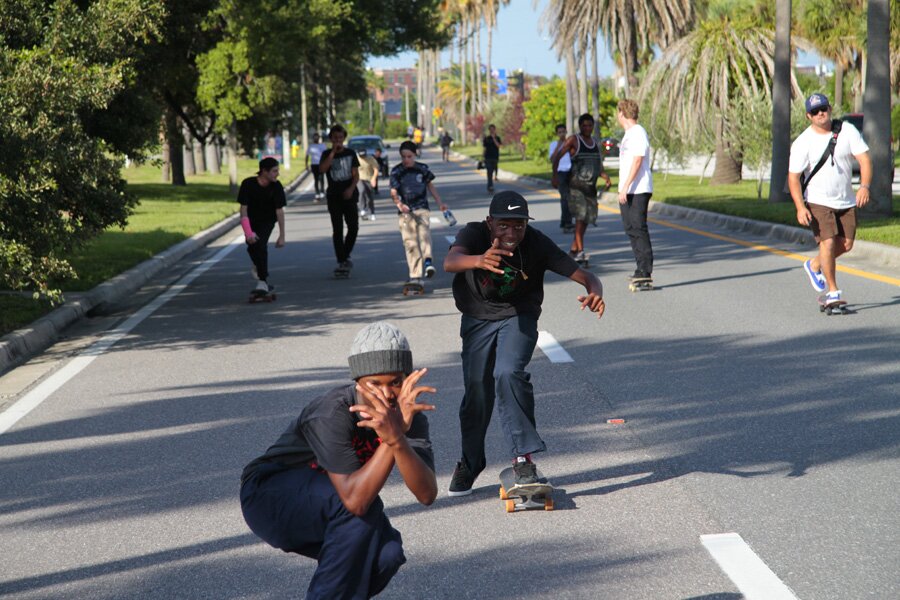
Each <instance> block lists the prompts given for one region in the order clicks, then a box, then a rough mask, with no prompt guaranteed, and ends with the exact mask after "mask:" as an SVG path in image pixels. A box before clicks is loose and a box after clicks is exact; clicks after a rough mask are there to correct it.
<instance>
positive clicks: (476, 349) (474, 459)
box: [459, 315, 547, 473]
mask: <svg viewBox="0 0 900 600" xmlns="http://www.w3.org/2000/svg"><path fill="white" fill-rule="evenodd" d="M460 336H461V337H462V343H463V349H462V363H463V379H464V380H465V395H464V396H463V401H462V404H461V405H460V407H459V425H460V430H461V433H462V458H463V460H464V461H465V462H466V465H467V466H468V467H469V469H470V470H471V471H472V472H474V473H479V472H481V471H482V470H483V469H484V467H485V466H486V465H487V460H486V458H485V454H484V438H485V435H486V434H487V429H488V425H489V424H490V422H491V413H493V411H494V399H495V398H496V400H497V405H498V409H499V412H500V423H501V426H502V428H503V434H504V435H505V437H506V440H507V442H508V444H509V453H510V457H516V456H522V455H524V454H528V453H531V452H542V451H544V450H546V449H547V446H546V445H545V444H544V441H543V440H542V439H541V438H540V436H539V435H538V433H537V429H536V428H535V420H534V389H533V388H532V385H531V375H530V374H529V373H527V372H526V371H525V367H527V366H528V363H529V362H531V355H532V354H533V353H534V347H535V345H536V344H537V338H538V331H537V319H535V318H534V317H528V316H523V315H519V316H515V317H510V318H508V319H503V320H501V321H483V320H481V319H475V318H473V317H469V316H467V315H463V317H462V325H461V326H460Z"/></svg>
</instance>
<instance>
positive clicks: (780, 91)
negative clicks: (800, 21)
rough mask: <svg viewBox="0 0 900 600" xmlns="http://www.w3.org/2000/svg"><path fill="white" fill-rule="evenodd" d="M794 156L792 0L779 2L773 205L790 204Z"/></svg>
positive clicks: (773, 122) (774, 112)
mask: <svg viewBox="0 0 900 600" xmlns="http://www.w3.org/2000/svg"><path fill="white" fill-rule="evenodd" d="M790 154H791V0H777V1H776V3H775V74H774V77H773V79H772V168H771V169H772V170H771V172H770V174H769V202H788V201H789V200H790V194H786V193H785V192H784V189H785V184H786V183H787V173H788V161H789V160H790Z"/></svg>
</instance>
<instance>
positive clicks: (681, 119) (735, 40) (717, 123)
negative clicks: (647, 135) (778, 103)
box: [640, 12, 800, 184]
mask: <svg viewBox="0 0 900 600" xmlns="http://www.w3.org/2000/svg"><path fill="white" fill-rule="evenodd" d="M774 38H775V35H774V32H773V31H772V30H771V29H767V28H765V27H761V26H760V25H758V24H757V23H755V22H754V21H753V19H752V18H750V17H749V16H748V15H741V14H738V15H736V16H735V17H734V18H732V17H731V16H729V15H728V14H726V13H725V12H722V13H719V14H718V15H715V16H713V17H712V18H709V19H707V20H705V21H702V22H701V23H700V24H699V25H698V27H697V29H695V30H694V31H692V32H691V33H689V34H688V35H686V36H685V37H683V38H682V39H680V40H678V41H677V42H675V43H674V44H672V45H671V46H669V48H667V49H666V50H665V51H664V52H663V53H662V55H661V56H660V57H659V59H658V60H655V61H653V62H652V63H651V65H650V67H649V69H648V70H647V74H646V76H645V78H644V81H643V83H642V84H641V89H640V98H641V99H642V101H644V102H645V103H647V105H649V106H650V107H651V112H653V113H658V114H663V115H666V118H667V119H668V120H669V123H670V126H672V127H674V128H676V129H677V130H678V131H681V132H682V134H683V135H685V136H686V137H687V138H688V140H691V141H698V140H699V139H700V138H701V137H702V136H703V135H706V136H709V137H712V138H713V139H715V141H716V167H715V171H714V172H713V176H712V180H711V183H713V184H718V183H735V182H737V181H740V180H741V167H742V158H741V148H740V147H739V145H737V144H735V143H734V141H733V140H734V138H733V136H730V135H728V132H729V128H731V127H732V123H733V122H734V120H735V119H740V118H741V115H740V114H735V112H734V107H733V104H734V103H733V100H734V99H735V98H736V97H739V96H760V95H765V96H770V95H771V93H772V77H773V74H774V67H775V65H774V61H773V56H774V54H775V39H774ZM791 93H792V94H793V95H795V96H799V95H800V89H799V87H798V86H797V83H796V80H795V79H794V78H793V76H792V78H791Z"/></svg>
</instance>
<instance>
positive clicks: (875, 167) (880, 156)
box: [863, 0, 893, 217]
mask: <svg viewBox="0 0 900 600" xmlns="http://www.w3.org/2000/svg"><path fill="white" fill-rule="evenodd" d="M867 34H868V43H867V51H866V79H865V82H866V92H865V101H864V105H863V112H864V113H865V115H866V119H865V121H864V122H863V137H864V138H865V140H866V141H867V142H868V144H869V155H870V156H871V157H872V183H871V187H870V191H869V197H870V201H869V204H868V206H867V207H866V208H865V209H864V210H865V212H867V213H872V214H876V215H879V216H884V217H889V216H891V212H892V209H891V200H892V197H891V179H892V177H891V173H892V171H893V165H892V164H891V148H890V143H891V142H890V132H891V71H890V69H891V50H890V35H891V30H890V6H889V0H869V14H868V29H867Z"/></svg>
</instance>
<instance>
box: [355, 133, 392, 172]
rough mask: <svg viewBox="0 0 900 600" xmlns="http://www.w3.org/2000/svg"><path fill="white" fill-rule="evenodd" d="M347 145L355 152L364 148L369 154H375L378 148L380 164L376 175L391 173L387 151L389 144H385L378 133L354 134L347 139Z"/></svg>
mask: <svg viewBox="0 0 900 600" xmlns="http://www.w3.org/2000/svg"><path fill="white" fill-rule="evenodd" d="M347 147H348V148H350V149H351V150H353V151H355V152H359V151H360V150H362V149H365V150H366V154H368V155H369V156H375V150H376V149H377V148H380V149H381V161H380V163H381V164H380V165H379V166H378V175H379V177H388V176H389V175H390V174H391V168H390V163H388V152H387V151H388V148H390V147H391V145H390V144H385V143H384V141H383V140H382V139H381V136H380V135H354V136H353V137H352V138H350V139H349V140H348V141H347Z"/></svg>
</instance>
